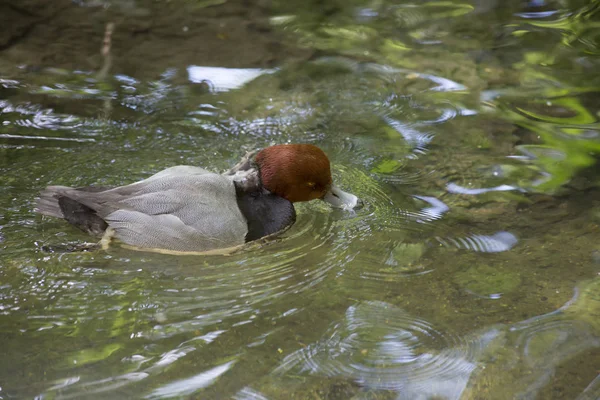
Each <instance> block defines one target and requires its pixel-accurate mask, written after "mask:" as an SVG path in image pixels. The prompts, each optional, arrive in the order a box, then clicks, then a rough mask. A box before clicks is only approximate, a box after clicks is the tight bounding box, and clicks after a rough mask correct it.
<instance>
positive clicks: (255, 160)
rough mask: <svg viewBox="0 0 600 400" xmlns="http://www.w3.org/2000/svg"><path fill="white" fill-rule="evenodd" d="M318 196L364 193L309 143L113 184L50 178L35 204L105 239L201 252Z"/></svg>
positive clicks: (241, 238)
mask: <svg viewBox="0 0 600 400" xmlns="http://www.w3.org/2000/svg"><path fill="white" fill-rule="evenodd" d="M318 199H320V200H323V201H325V202H327V203H329V204H330V205H331V206H333V207H335V208H341V209H345V210H352V209H355V208H358V207H359V206H360V205H361V204H362V201H361V200H359V199H358V197H357V196H355V195H353V194H351V193H347V192H344V191H342V190H341V189H340V188H339V187H338V186H336V185H335V184H334V183H333V179H332V176H331V164H330V161H329V158H328V157H327V155H326V154H325V152H324V151H323V150H321V149H320V148H319V147H317V146H315V145H312V144H278V145H273V146H269V147H266V148H264V149H261V150H256V151H252V152H249V153H247V154H246V155H245V156H244V157H242V159H241V161H240V162H239V163H237V164H236V165H235V166H234V167H233V168H231V169H229V170H228V171H226V172H224V173H222V174H219V173H215V172H210V171H208V170H206V169H204V168H201V167H196V166H187V165H179V166H174V167H170V168H167V169H165V170H162V171H160V172H158V173H156V174H154V175H152V176H150V177H149V178H146V179H144V180H141V181H138V182H135V183H131V184H128V185H125V186H119V187H114V188H107V187H97V186H88V187H77V188H73V187H68V186H48V187H46V188H45V189H44V190H43V191H42V192H41V193H40V195H39V197H38V198H37V201H36V207H35V211H36V212H38V213H40V214H42V215H46V216H50V217H56V218H62V219H64V220H66V221H67V222H68V223H70V224H71V225H73V226H75V227H77V228H79V229H80V230H82V231H83V232H86V233H88V234H90V235H93V236H96V237H100V238H101V241H100V242H101V243H102V247H104V248H106V247H107V245H108V243H110V242H112V241H113V240H116V241H118V242H120V243H121V244H122V245H123V246H125V247H131V248H134V249H139V250H154V251H159V252H177V253H179V252H184V253H187V252H193V253H205V252H208V253H210V252H214V251H217V252H218V251H219V250H221V249H235V248H239V247H240V246H244V245H245V244H248V243H250V242H254V241H257V240H258V239H261V238H265V237H271V236H273V235H277V234H278V233H280V232H283V231H285V230H286V229H288V228H289V227H291V226H292V225H293V224H294V222H295V221H296V211H295V208H294V203H298V202H306V201H312V200H318Z"/></svg>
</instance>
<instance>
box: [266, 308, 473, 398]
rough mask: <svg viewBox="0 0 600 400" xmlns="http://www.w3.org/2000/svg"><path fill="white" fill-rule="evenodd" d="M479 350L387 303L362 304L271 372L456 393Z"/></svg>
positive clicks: (408, 391)
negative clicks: (320, 376) (305, 374)
mask: <svg viewBox="0 0 600 400" xmlns="http://www.w3.org/2000/svg"><path fill="white" fill-rule="evenodd" d="M480 352H481V346H480V345H479V344H477V343H471V344H469V343H468V342H467V341H465V340H463V339H461V338H459V337H457V336H455V335H452V334H450V333H447V332H442V331H440V330H437V329H435V328H434V327H433V326H431V324H429V323H428V322H427V321H425V320H422V319H419V318H415V317H412V316H410V315H409V314H407V313H405V312H404V311H402V310H401V309H399V308H397V307H394V306H392V305H390V304H387V303H383V302H363V303H359V304H357V305H355V306H351V307H349V308H348V309H347V311H346V315H345V318H344V320H343V321H342V322H340V323H337V324H335V325H334V326H333V327H332V328H331V329H330V330H329V331H328V332H326V334H325V335H324V336H323V339H322V340H320V341H318V342H317V343H314V344H311V345H309V346H307V347H306V348H303V349H300V350H298V351H296V352H295V353H292V354H290V355H289V356H287V357H286V358H285V359H284V360H283V362H282V363H281V365H280V366H279V367H277V369H276V370H275V373H276V374H280V375H281V374H287V373H292V374H295V373H309V374H314V375H324V376H327V377H344V378H349V379H353V380H354V381H356V382H357V383H359V384H360V385H362V386H364V387H366V388H371V389H383V390H394V391H398V392H401V393H402V398H407V399H410V398H417V397H418V396H425V397H426V395H428V396H436V395H438V396H439V395H447V394H448V392H453V393H456V392H458V393H460V392H462V390H463V389H464V387H465V386H466V383H467V381H468V377H469V376H470V374H471V372H472V371H473V370H474V369H475V360H476V358H477V356H478V354H479V353H480ZM411 396H413V397H411Z"/></svg>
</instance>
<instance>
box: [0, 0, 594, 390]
mask: <svg viewBox="0 0 600 400" xmlns="http://www.w3.org/2000/svg"><path fill="white" fill-rule="evenodd" d="M599 12H600V5H599V3H598V2H597V1H588V2H583V1H570V2H565V1H551V0H547V1H545V0H541V1H529V2H527V1H506V2H499V1H498V2H497V1H493V0H489V1H484V0H473V1H463V2H460V1H444V2H439V1H413V2H410V1H395V2H392V1H371V2H369V1H351V2H333V1H332V2H327V3H325V4H322V3H321V2H309V3H307V2H289V1H286V2H278V1H273V2H260V1H259V2H256V4H246V2H243V1H239V2H237V1H233V0H227V1H225V0H223V1H201V0H193V1H192V0H190V1H179V0H173V1H171V2H152V1H144V0H129V1H125V0H122V1H116V0H114V1H108V0H104V1H103V0H98V1H96V0H94V1H92V0H78V1H67V0H60V1H55V2H51V4H46V2H41V1H39V2H38V1H33V0H32V1H29V2H27V3H21V2H16V1H15V2H10V3H9V4H5V5H1V6H0V15H4V16H5V17H4V19H6V21H9V22H6V21H5V23H4V25H5V26H8V28H6V29H3V32H2V33H1V35H0V121H1V122H2V123H1V124H0V326H1V327H2V328H0V329H1V334H2V343H3V345H2V349H3V351H2V357H0V398H5V399H11V398H36V397H37V398H43V399H70V398H73V399H82V398H90V399H91V398H111V399H120V398H123V399H125V398H148V399H166V398H202V399H213V398H214V399H222V398H233V399H290V398H297V399H388V398H389V399H482V398H485V399H515V398H516V399H567V398H569V399H597V398H600V378H599V377H598V370H599V369H600V325H599V324H598V321H599V319H598V317H600V303H599V300H600V296H599V295H598V293H599V290H600V289H599V287H600V281H599V279H598V274H600V268H599V263H600V256H599V253H598V252H599V251H600V249H599V248H598V242H599V238H600V227H599V223H600V213H599V211H598V207H599V206H600V192H599V191H598V189H597V182H598V174H597V154H598V152H600V142H599V141H598V133H599V128H600V125H599V123H598V118H599V115H600V114H599V113H600V109H599V108H598V104H600V101H599V91H600V89H599V88H600V74H598V71H599V70H600V59H599V55H600V50H599V48H600V47H599V46H598V38H599V37H600V22H599V21H600V20H599V19H598V18H599V15H600V14H599ZM103 43H104V44H103ZM294 142H300V143H313V144H316V145H318V146H320V147H321V148H323V149H324V150H325V151H326V153H327V154H328V155H329V156H330V159H331V161H332V167H333V173H334V179H335V180H336V181H337V182H338V183H339V185H340V186H341V187H342V188H344V189H345V190H348V191H350V192H352V193H354V194H356V195H357V196H359V197H360V198H361V199H363V200H364V201H365V207H363V208H362V209H360V210H357V211H340V210H332V209H331V208H329V207H328V206H327V205H326V204H324V203H320V202H312V203H308V204H300V205H298V206H297V211H298V219H297V223H296V224H295V225H294V226H293V227H292V229H290V230H289V231H287V232H285V233H284V234H283V235H281V236H280V237H278V238H277V239H276V240H273V241H270V242H267V243H260V244H257V245H256V246H253V247H252V248H250V249H248V250H247V251H244V252H241V253H237V254H234V255H230V256H171V255H161V254H156V253H146V252H136V251H132V250H127V249H123V248H119V247H113V248H111V249H109V250H107V251H95V252H72V251H69V249H71V248H73V247H76V246H77V245H79V244H81V243H83V242H86V241H89V240H91V239H90V238H88V237H86V236H85V235H84V234H82V233H81V232H79V231H77V230H76V229H75V228H72V227H70V226H68V224H66V223H65V222H64V221H60V220H56V219H51V218H45V217H44V218H42V217H41V216H39V215H36V214H35V213H34V212H33V207H34V202H35V197H36V195H37V193H38V192H39V191H40V190H41V189H43V188H44V187H45V186H47V185H50V184H61V185H70V186H83V185H90V184H95V185H122V184H127V183H130V182H133V181H136V180H139V179H143V178H145V177H148V176H149V175H151V174H153V173H155V172H157V171H159V170H161V169H163V168H166V167H170V166H173V165H178V164H187V165H197V166H203V167H206V168H208V169H211V170H214V171H224V170H226V169H228V168H229V167H231V166H232V165H233V164H234V163H235V162H237V160H238V159H239V158H240V157H241V156H242V155H243V154H244V153H245V152H246V151H248V150H252V149H255V148H261V147H265V146H268V145H271V144H276V143H294Z"/></svg>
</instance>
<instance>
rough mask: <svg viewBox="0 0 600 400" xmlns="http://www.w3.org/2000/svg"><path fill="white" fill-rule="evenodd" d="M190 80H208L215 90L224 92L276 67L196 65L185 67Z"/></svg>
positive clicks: (272, 71) (199, 81)
mask: <svg viewBox="0 0 600 400" xmlns="http://www.w3.org/2000/svg"><path fill="white" fill-rule="evenodd" d="M187 71H188V75H189V79H190V81H192V82H194V83H202V82H208V83H209V84H210V86H211V89H212V90H213V91H215V92H226V91H228V90H232V89H237V88H240V87H242V86H244V85H245V84H246V83H248V82H250V81H252V80H254V79H256V78H258V77H259V76H261V75H265V74H272V73H274V72H276V71H277V69H262V68H222V67H198V66H195V65H191V66H189V67H188V68H187Z"/></svg>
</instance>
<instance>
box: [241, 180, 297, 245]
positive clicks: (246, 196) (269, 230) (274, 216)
mask: <svg viewBox="0 0 600 400" xmlns="http://www.w3.org/2000/svg"><path fill="white" fill-rule="evenodd" d="M235 191H236V197H237V204H238V207H239V208H240V210H241V211H242V214H243V215H244V217H246V220H247V221H248V233H247V234H246V242H251V241H253V240H256V239H260V238H261V237H264V236H267V235H271V234H273V233H277V232H279V231H281V230H283V229H285V228H287V227H288V226H290V225H292V224H293V223H294V222H296V210H295V209H294V205H293V204H292V203H291V202H290V201H288V200H286V199H284V198H283V197H279V196H276V195H274V194H273V193H271V192H269V191H268V190H266V189H264V188H262V187H260V188H256V189H255V190H244V189H243V188H242V185H240V184H238V182H235Z"/></svg>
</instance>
